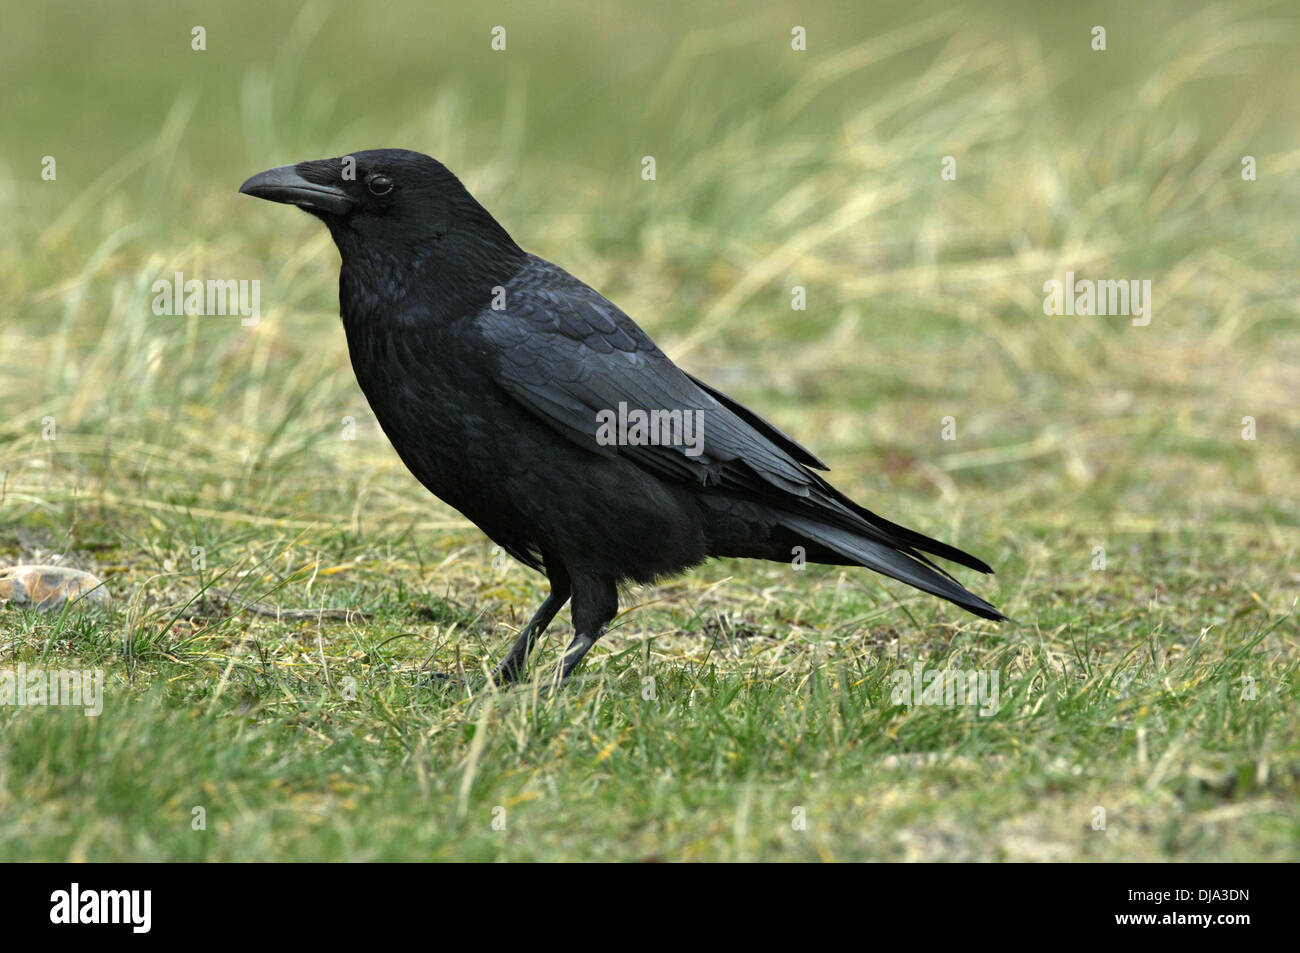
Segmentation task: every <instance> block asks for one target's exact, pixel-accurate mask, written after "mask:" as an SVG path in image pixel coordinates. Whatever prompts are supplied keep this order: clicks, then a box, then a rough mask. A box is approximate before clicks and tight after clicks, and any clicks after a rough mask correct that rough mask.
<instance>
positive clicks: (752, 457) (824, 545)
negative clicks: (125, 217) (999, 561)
mask: <svg viewBox="0 0 1300 953" xmlns="http://www.w3.org/2000/svg"><path fill="white" fill-rule="evenodd" d="M240 191H241V192H245V193H247V194H249V195H254V196H256V197H258V198H264V199H269V200H271V201H273V202H285V203H288V204H290V205H296V206H298V207H299V208H301V209H304V210H306V211H308V212H310V213H311V214H312V215H315V216H316V217H317V218H319V219H320V220H321V221H323V222H324V223H325V225H326V227H327V228H328V229H329V230H330V234H331V235H332V236H333V238H334V242H335V244H336V245H338V249H339V253H340V255H341V256H342V259H343V267H342V269H341V271H340V273H339V311H340V313H341V315H342V318H343V329H344V331H345V332H346V334H347V341H348V353H349V354H350V356H351V358H352V367H353V370H354V371H355V372H356V375H357V382H358V383H359V384H360V385H361V390H362V391H363V392H364V393H365V395H366V399H367V400H369V402H370V406H371V408H372V409H373V410H374V412H375V417H376V418H378V420H379V424H380V426H381V427H383V429H384V433H385V434H387V435H388V439H389V440H390V441H392V444H393V447H394V448H395V449H396V450H397V453H398V455H399V456H400V457H401V458H402V461H403V462H404V463H405V464H406V466H407V467H408V468H409V469H410V471H411V473H413V474H414V475H415V477H416V478H417V479H418V480H419V481H420V482H421V483H423V484H424V485H425V486H426V487H428V488H429V490H431V491H432V492H433V493H434V495H435V496H437V497H438V498H439V499H441V500H443V501H444V502H445V503H447V504H448V505H449V506H452V507H455V508H456V509H457V510H459V511H460V512H461V513H463V514H464V515H465V516H466V517H468V518H469V519H470V520H472V521H473V522H474V524H475V525H477V526H478V527H479V528H480V529H481V530H483V532H484V533H486V534H487V535H488V537H489V538H490V539H492V540H493V541H494V542H495V543H497V544H498V545H499V546H500V547H501V548H502V549H504V550H505V551H506V552H507V553H509V554H510V555H511V556H513V557H514V558H515V559H518V560H519V561H520V562H522V563H524V564H525V565H527V566H530V567H532V568H533V569H537V570H540V571H541V572H544V573H545V574H546V577H547V579H548V580H549V581H550V585H551V592H550V595H549V596H547V598H546V601H545V602H543V603H542V605H541V608H539V609H538V610H537V612H536V613H535V614H534V615H533V617H532V619H530V620H529V622H528V624H527V625H525V626H524V629H523V631H522V632H521V633H520V635H519V638H518V640H517V641H516V642H515V644H514V646H513V647H512V648H511V649H510V651H509V653H507V655H506V656H505V659H504V660H503V661H502V662H501V664H500V665H499V666H498V668H497V669H496V674H495V678H496V681H497V682H498V683H506V682H510V681H513V680H515V679H517V678H519V677H520V675H521V674H522V673H523V671H524V665H525V662H526V660H527V658H528V654H529V652H530V651H531V649H532V647H533V644H534V643H535V642H536V640H537V638H538V636H540V635H541V634H542V632H543V631H544V630H545V629H546V627H547V625H549V624H550V622H551V620H552V619H553V618H554V617H555V614H556V613H557V612H558V611H559V610H560V609H561V607H563V606H564V604H565V602H567V601H568V600H569V598H570V597H572V598H573V625H574V630H575V637H574V639H573V641H572V643H570V645H569V647H568V649H567V650H566V651H565V653H564V656H563V658H562V660H561V663H560V665H559V666H558V667H557V675H558V677H560V678H563V677H565V676H567V675H568V674H569V673H570V672H571V671H573V668H574V666H576V665H577V664H578V662H579V661H580V660H581V659H582V657H583V656H584V655H585V654H586V653H587V651H588V650H589V649H590V648H591V646H592V645H593V644H595V642H596V640H597V639H599V638H600V637H601V635H602V634H604V631H605V627H606V626H607V625H608V624H609V622H610V620H612V619H613V618H614V615H615V613H616V612H617V611H618V592H619V586H620V584H623V583H632V582H636V583H648V582H651V581H652V580H656V579H660V578H662V577H665V576H671V575H674V574H676V573H680V572H682V571H683V570H685V569H688V568H690V567H692V566H695V565H698V564H699V563H701V562H703V561H704V560H706V559H708V558H709V557H711V556H731V557H747V558H753V559H771V560H776V561H781V562H793V561H796V560H798V559H800V558H802V559H804V560H806V561H808V562H814V563H830V564H834V565H849V566H866V567H867V568H869V569H874V570H875V571H876V572H879V573H883V574H884V575H886V576H890V577H892V578H894V579H898V580H901V581H902V582H905V583H907V584H908V585H910V586H914V587H916V588H917V589H920V590H922V591H924V592H928V593H931V594H933V595H936V596H939V597H941V598H943V599H947V600H948V601H950V602H953V603H956V604H957V605H959V606H961V607H962V608H963V609H966V610H967V611H969V612H972V613H974V614H975V615H978V616H982V617H983V618H985V619H994V620H1001V619H1004V618H1005V617H1004V616H1003V615H1002V614H1001V613H999V612H998V611H997V609H995V608H994V607H993V606H992V605H990V604H989V603H988V602H985V601H984V600H983V599H981V598H980V597H979V596H976V595H974V594H973V593H970V592H967V591H966V590H965V589H964V588H962V586H961V585H959V584H958V583H957V582H956V580H954V579H953V577H952V576H950V575H949V574H948V573H947V572H946V571H945V570H943V569H941V568H940V567H939V566H938V565H937V564H936V563H935V562H934V561H933V560H932V559H931V557H938V558H941V559H945V560H948V561H950V562H954V563H957V564H959V565H962V566H966V567H968V568H970V569H975V570H978V571H979V572H983V573H989V572H992V570H991V569H990V568H989V567H988V565H986V564H985V563H984V562H983V561H981V560H979V559H976V558H975V557H974V556H971V555H969V554H967V553H964V552H962V551H961V550H959V549H956V548H955V547H953V546H949V545H947V544H946V543H941V542H939V541H937V540H933V539H930V538H929V537H927V536H923V535H922V534H921V533H918V532H915V531H914V530H910V529H907V528H905V527H903V526H899V525H898V524H896V523H891V522H889V521H888V520H886V519H882V518H881V517H879V516H877V515H876V514H874V513H872V512H870V511H868V510H866V509H864V508H863V507H861V506H859V505H858V504H856V503H854V502H853V501H852V500H850V499H849V498H848V497H847V496H845V495H844V494H843V493H841V492H839V491H838V490H836V489H835V488H834V487H833V486H831V485H830V484H829V483H828V482H826V480H824V479H823V478H822V477H821V476H820V475H818V474H817V473H816V472H815V471H816V470H825V469H826V465H825V464H823V463H822V462H821V461H820V460H818V459H817V457H815V456H814V455H813V454H812V453H810V452H809V451H808V450H806V449H805V448H804V447H802V446H800V445H799V444H798V443H796V442H795V441H794V440H792V439H791V438H790V437H788V436H786V435H785V434H784V433H782V432H781V431H780V430H778V429H777V428H776V427H774V426H773V425H772V424H770V423H768V422H767V421H766V420H764V419H763V418H762V417H760V416H758V414H756V413H754V412H753V411H752V410H749V409H748V408H746V407H743V406H741V405H740V404H739V403H737V402H736V401H734V400H732V399H731V398H730V397H728V396H727V395H726V394H724V393H722V392H721V391H719V390H717V389H716V388H713V387H710V386H709V385H708V384H706V383H704V381H702V380H699V379H698V378H696V377H692V376H691V375H690V374H688V373H686V372H685V371H683V370H681V369H680V368H678V367H677V365H675V364H674V363H673V362H672V361H670V360H669V359H668V358H667V357H666V356H665V355H664V353H663V352H662V351H661V350H659V348H658V347H656V346H655V343H654V342H653V341H651V340H650V338H649V336H648V335H647V334H646V333H645V332H644V331H642V330H641V328H639V327H638V326H637V325H636V323H635V322H634V321H633V320H632V319H631V318H629V317H628V316H627V315H626V314H624V313H623V312H622V311H620V310H619V309H618V308H617V307H616V306H615V305H613V304H611V303H610V302H609V301H608V300H606V299H605V298H604V297H602V296H601V295H600V294H599V293H598V292H596V291H595V290H593V289H592V288H590V287H588V286H587V285H585V284H583V283H582V282H581V281H579V280H578V279H577V278H574V277H573V276H572V275H570V274H569V273H568V272H566V271H564V270H563V269H562V268H559V267H557V266H555V265H553V264H551V263H550V262H549V261H545V260H543V259H541V258H538V257H537V256H535V255H530V254H529V253H528V252H526V251H524V250H523V249H522V248H520V247H519V246H518V245H517V244H515V242H514V240H513V239H512V238H511V237H510V235H509V234H508V233H507V232H506V230H505V229H504V228H502V227H501V225H499V224H498V223H497V221H496V220H495V219H494V218H493V217H492V216H491V215H490V214H488V212H487V210H486V209H484V208H483V206H481V205H480V204H479V203H478V202H476V201H475V200H474V198H473V196H471V195H470V194H469V192H468V191H466V190H465V188H464V186H462V185H461V184H460V181H459V180H458V179H457V178H456V177H455V176H454V175H452V173H451V172H449V171H448V170H447V169H446V167H444V166H443V165H442V164H441V163H440V162H437V161H436V160H434V159H431V158H430V157H428V156H426V155H421V154H420V153H417V152H408V151H405V150H402V149H377V150H373V151H366V152H355V153H353V154H352V155H350V156H342V157H340V158H336V159H320V160H315V161H310V162H299V163H298V164H297V165H286V166H280V167H279V168H275V169H269V170H267V171H266V172H262V173H260V174H258V175H255V176H253V177H252V178H251V179H249V180H248V181H247V182H245V183H244V184H243V185H242V186H241V187H240Z"/></svg>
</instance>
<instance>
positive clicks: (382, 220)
mask: <svg viewBox="0 0 1300 953" xmlns="http://www.w3.org/2000/svg"><path fill="white" fill-rule="evenodd" d="M239 191H241V192H244V193H246V194H248V195H253V196H256V197H257V198H260V199H269V200H270V201H272V202H284V203H286V204H288V205H296V206H298V207H299V208H300V209H303V210H304V211H306V212H310V213H311V214H312V215H315V216H316V217H317V218H319V219H321V220H322V221H323V222H324V223H325V224H326V225H327V226H329V230H330V233H331V234H332V235H333V236H334V241H335V243H336V244H337V245H338V246H339V250H340V251H341V252H342V253H343V256H344V259H345V260H346V259H347V257H348V254H349V252H350V251H354V250H359V249H361V248H363V247H364V248H365V249H366V250H367V251H368V252H371V253H373V252H376V251H380V250H384V251H388V252H392V253H395V254H404V255H411V254H416V255H420V254H425V253H430V252H432V253H435V254H438V255H439V257H441V256H443V255H449V256H455V255H456V254H457V253H458V252H459V253H462V254H471V255H474V256H477V255H480V254H483V253H485V252H489V253H490V252H492V251H498V252H500V253H501V254H514V253H517V252H519V249H518V246H517V245H515V243H514V241H512V240H511V238H510V235H509V234H508V233H507V232H506V230H505V229H504V228H502V227H501V226H500V225H499V224H498V223H497V222H496V220H495V219H494V218H492V216H491V215H490V214H488V212H487V210H486V209H484V208H483V206H481V205H479V203H478V202H477V201H475V199H474V197H473V196H472V195H470V194H469V192H467V191H466V190H465V187H464V186H463V185H461V184H460V180H459V179H457V178H456V176H454V175H452V174H451V172H449V171H448V170H447V167H446V166H444V165H443V164H442V163H441V162H439V161H438V160H437V159H433V158H430V157H429V156H426V155H423V154H421V153H419V152H410V151H408V150H406V149H370V150H367V151H365V152H354V153H351V154H350V155H345V156H340V157H338V158H337V159H314V160H312V161H309V162H299V163H297V164H296V165H282V166H279V167H277V168H274V169H267V170H266V171H265V172H260V173H258V174H257V175H255V176H253V177H252V178H251V179H249V180H248V181H247V182H245V183H244V184H243V185H241V186H240V187H239Z"/></svg>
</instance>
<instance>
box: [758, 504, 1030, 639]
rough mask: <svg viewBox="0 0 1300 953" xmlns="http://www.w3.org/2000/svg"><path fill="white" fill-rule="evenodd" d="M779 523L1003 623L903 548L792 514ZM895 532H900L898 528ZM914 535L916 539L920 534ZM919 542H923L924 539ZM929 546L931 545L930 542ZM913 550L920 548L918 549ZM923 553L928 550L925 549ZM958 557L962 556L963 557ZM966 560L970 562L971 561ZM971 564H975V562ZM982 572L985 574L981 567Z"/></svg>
mask: <svg viewBox="0 0 1300 953" xmlns="http://www.w3.org/2000/svg"><path fill="white" fill-rule="evenodd" d="M781 523H782V525H784V526H786V527H787V528H789V529H790V530H792V531H794V532H796V533H799V534H800V535H802V536H804V537H806V538H808V539H810V540H814V541H816V542H818V543H820V544H821V545H823V546H826V547H827V548H829V549H832V550H834V551H835V552H837V553H840V554H841V555H843V556H845V557H847V558H849V559H852V560H854V561H856V562H857V563H858V564H859V565H862V566H866V567H867V568H868V569H874V570H875V571H876V572H878V573H882V574H884V575H886V576H889V577H890V578H891V579H897V580H898V581H899V582H905V583H907V584H908V585H909V586H913V587H914V588H916V589H920V590H921V591H922V592H928V593H930V595H932V596H938V597H939V598H940V599H947V600H948V601H949V602H951V603H953V604H955V605H959V606H961V607H962V608H963V609H965V610H966V611H967V612H971V613H974V614H975V615H977V616H980V617H981V618H985V619H992V620H994V621H997V622H1003V621H1006V618H1007V617H1006V616H1004V615H1003V614H1002V613H1001V612H999V611H998V610H997V609H996V608H995V607H994V606H993V605H992V604H991V603H988V602H986V601H984V600H983V599H981V598H980V597H979V596H977V595H975V594H974V593H973V592H970V591H968V590H966V589H965V588H963V587H962V586H961V585H960V584H959V583H958V582H957V581H956V580H955V579H953V578H952V576H950V575H948V573H947V572H945V571H944V570H942V569H940V568H939V567H938V566H936V565H935V564H934V563H932V562H931V561H930V560H929V559H927V558H926V557H925V556H923V555H922V554H920V553H917V552H913V551H911V550H910V549H908V548H906V547H900V548H894V547H891V546H887V545H885V544H883V543H879V542H876V541H875V540H872V539H869V538H867V537H866V536H865V535H863V534H862V533H855V532H853V531H852V530H848V529H844V528H842V527H839V526H834V525H829V524H827V523H822V522H818V521H816V520H812V519H808V518H806V517H803V516H797V515H794V514H785V513H783V514H781ZM890 525H891V526H892V525H893V524H890ZM899 528H900V529H901V527H899ZM908 532H911V531H910V530H909V531H908ZM914 535H918V536H919V535H920V534H919V533H918V534H914ZM921 538H922V539H927V538H926V537H921ZM930 542H933V541H932V540H930ZM940 545H943V544H940ZM917 548H918V549H919V548H921V547H920V546H918V547H917ZM948 548H951V547H948ZM926 551H927V552H929V551H931V550H929V549H928V548H927V549H926ZM957 552H960V550H957ZM939 555H942V554H939ZM962 555H966V554H964V553H963V554H962ZM967 558H969V559H974V557H967ZM975 561H976V562H978V560H975ZM972 568H978V567H972ZM984 571H986V572H987V571H989V570H988V569H987V567H985V570H984Z"/></svg>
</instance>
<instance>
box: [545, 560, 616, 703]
mask: <svg viewBox="0 0 1300 953" xmlns="http://www.w3.org/2000/svg"><path fill="white" fill-rule="evenodd" d="M617 614H618V585H617V584H616V583H615V582H614V580H613V579H607V578H599V577H592V576H588V577H586V578H580V579H578V580H575V582H574V586H573V629H574V632H575V635H574V637H573V641H572V642H570V643H569V647H568V648H567V649H565V650H564V655H563V657H562V658H561V659H560V664H559V665H558V666H556V669H555V675H554V676H553V680H554V682H556V683H558V682H562V681H563V680H564V679H566V678H568V677H569V675H571V674H572V673H573V670H574V669H575V668H577V667H578V663H579V662H581V661H582V658H583V656H584V655H586V654H587V652H588V651H590V649H591V647H592V646H593V645H595V644H596V640H597V639H599V638H600V637H601V636H602V635H604V634H605V627H606V626H608V625H609V623H610V621H611V620H612V619H613V618H614V616H615V615H617Z"/></svg>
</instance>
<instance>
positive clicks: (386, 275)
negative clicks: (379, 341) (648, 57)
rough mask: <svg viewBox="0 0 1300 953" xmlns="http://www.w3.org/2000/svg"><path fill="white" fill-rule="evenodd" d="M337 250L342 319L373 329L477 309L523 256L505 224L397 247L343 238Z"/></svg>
mask: <svg viewBox="0 0 1300 953" xmlns="http://www.w3.org/2000/svg"><path fill="white" fill-rule="evenodd" d="M502 236H503V237H504V241H503V240H501V237H502ZM337 237H338V236H336V239H337ZM339 250H340V252H341V254H342V256H343V267H342V269H341V270H340V272H339V310H340V312H341V314H342V316H343V322H344V324H345V325H352V324H354V323H357V322H364V324H365V325H367V326H368V327H370V328H371V329H377V327H379V326H384V325H387V326H390V327H402V326H412V325H417V326H418V325H420V324H422V323H424V322H428V321H434V322H437V323H438V324H445V323H447V322H449V321H452V320H454V319H456V318H458V317H462V316H465V315H468V314H475V313H477V312H478V311H480V310H481V309H483V308H485V307H487V306H488V305H490V304H491V302H492V298H493V296H494V294H496V290H495V289H496V288H498V287H501V286H504V285H505V284H506V282H508V281H509V280H510V279H511V278H512V277H513V276H514V275H515V274H516V273H517V272H518V271H519V269H520V268H521V267H522V266H523V263H524V260H525V258H526V257H527V255H526V253H525V252H524V251H523V249H521V248H520V247H519V246H518V245H516V244H515V243H514V241H513V240H511V238H510V236H509V235H507V234H506V233H505V230H504V229H502V230H501V236H496V235H482V236H479V235H475V236H466V235H457V234H455V233H450V234H448V235H446V236H443V237H442V238H439V239H436V240H425V241H421V242H419V243H418V244H411V245H401V246H398V247H396V248H393V247H375V246H373V245H371V244H369V243H356V244H354V243H352V242H348V241H346V240H344V241H340V242H339Z"/></svg>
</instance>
